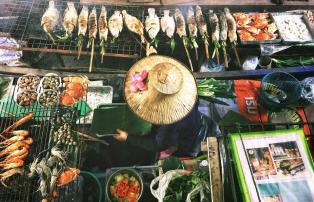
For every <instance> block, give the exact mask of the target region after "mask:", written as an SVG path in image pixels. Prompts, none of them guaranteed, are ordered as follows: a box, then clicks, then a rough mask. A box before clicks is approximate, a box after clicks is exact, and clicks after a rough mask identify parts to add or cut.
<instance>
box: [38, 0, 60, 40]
mask: <svg viewBox="0 0 314 202" xmlns="http://www.w3.org/2000/svg"><path fill="white" fill-rule="evenodd" d="M58 21H59V11H58V10H57V9H56V7H55V2H54V1H53V0H50V1H49V6H48V9H47V10H46V11H45V13H44V15H43V16H42V18H41V26H42V27H43V29H44V30H45V32H46V33H47V34H48V36H49V38H50V39H51V40H52V41H53V42H54V38H53V36H52V35H53V29H54V27H55V26H56V25H57V24H58Z"/></svg>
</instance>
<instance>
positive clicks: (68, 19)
mask: <svg viewBox="0 0 314 202" xmlns="http://www.w3.org/2000/svg"><path fill="white" fill-rule="evenodd" d="M67 5H68V7H67V8H66V10H65V11H64V18H63V27H64V29H65V31H66V36H69V37H71V35H72V33H73V30H74V28H75V27H76V25H77V18H78V16H77V11H76V8H75V7H74V3H73V2H70V1H69V2H67Z"/></svg>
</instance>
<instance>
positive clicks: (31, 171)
mask: <svg viewBox="0 0 314 202" xmlns="http://www.w3.org/2000/svg"><path fill="white" fill-rule="evenodd" d="M38 160H39V159H38V158H36V159H35V160H34V161H33V162H32V163H31V165H30V166H29V173H28V174H27V176H28V177H30V178H31V177H33V176H34V175H35V172H36V166H37V164H38Z"/></svg>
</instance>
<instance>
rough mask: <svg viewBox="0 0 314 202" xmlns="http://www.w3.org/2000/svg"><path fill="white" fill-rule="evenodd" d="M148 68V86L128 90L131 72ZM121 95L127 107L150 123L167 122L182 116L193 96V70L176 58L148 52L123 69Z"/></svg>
mask: <svg viewBox="0 0 314 202" xmlns="http://www.w3.org/2000/svg"><path fill="white" fill-rule="evenodd" d="M143 70H147V71H148V83H147V84H148V89H147V90H145V91H142V92H135V93H134V92H132V91H131V89H130V86H131V82H132V75H134V74H136V73H138V72H141V71H143ZM124 94H125V99H126V102H127V104H128V105H129V107H130V108H131V110H132V111H133V112H134V113H136V114H137V115H138V116H140V117H141V118H142V119H144V120H146V121H148V122H150V123H153V124H158V125H162V124H171V123H174V122H177V121H179V120H181V119H183V118H184V117H185V116H186V115H187V114H188V113H189V112H190V111H191V110H192V109H193V107H194V105H195V103H196V98H197V88H196V82H195V79H194V76H193V74H192V73H191V72H190V71H189V70H188V69H187V68H186V67H185V66H184V65H183V64H182V63H180V62H179V61H177V60H175V59H173V58H170V57H166V56H159V55H154V56H149V57H146V58H143V59H142V60H140V61H138V62H137V63H136V64H134V65H133V66H132V67H131V68H130V70H129V71H128V73H127V76H126V80H125V86H124Z"/></svg>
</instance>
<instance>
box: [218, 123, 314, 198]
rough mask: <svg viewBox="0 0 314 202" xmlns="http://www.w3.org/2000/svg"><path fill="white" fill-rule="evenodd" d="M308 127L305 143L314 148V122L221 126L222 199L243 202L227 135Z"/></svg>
mask: <svg viewBox="0 0 314 202" xmlns="http://www.w3.org/2000/svg"><path fill="white" fill-rule="evenodd" d="M304 127H308V128H309V132H310V134H309V135H307V136H306V138H307V141H308V142H309V143H310V144H311V145H312V146H314V122H301V123H255V124H254V123H253V124H235V125H225V126H221V127H220V129H221V132H222V134H224V137H222V138H220V142H221V144H220V145H224V146H223V147H224V148H221V147H220V157H222V156H225V158H222V159H224V160H221V162H222V163H221V167H222V169H223V173H224V176H223V177H224V193H225V194H224V197H225V201H234V202H237V201H243V199H242V198H240V196H241V191H240V188H239V183H238V180H237V174H236V171H235V167H234V160H233V159H232V157H231V148H230V145H231V144H230V142H229V138H228V134H229V133H246V132H256V131H271V130H276V129H293V128H294V129H295V128H304Z"/></svg>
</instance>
